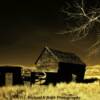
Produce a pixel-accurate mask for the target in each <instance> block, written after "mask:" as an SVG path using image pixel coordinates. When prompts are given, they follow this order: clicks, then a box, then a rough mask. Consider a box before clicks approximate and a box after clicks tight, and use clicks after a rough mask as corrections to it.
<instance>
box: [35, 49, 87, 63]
mask: <svg viewBox="0 0 100 100" xmlns="http://www.w3.org/2000/svg"><path fill="white" fill-rule="evenodd" d="M45 50H47V51H48V52H49V53H51V55H52V56H53V57H54V58H55V59H56V60H57V61H58V62H64V63H73V64H85V63H84V62H83V61H82V60H81V59H80V57H78V56H77V55H76V54H74V53H69V52H62V51H59V50H55V49H52V48H48V47H45V48H44V50H43V51H42V53H41V55H40V56H39V57H38V59H37V61H36V63H37V62H38V60H39V58H40V57H41V56H42V54H43V53H44V51H45Z"/></svg>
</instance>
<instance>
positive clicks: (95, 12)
mask: <svg viewBox="0 0 100 100" xmlns="http://www.w3.org/2000/svg"><path fill="white" fill-rule="evenodd" d="M85 2H86V0H80V1H77V0H74V2H73V3H72V4H70V3H68V2H66V5H65V7H64V8H63V9H62V12H63V13H64V14H65V15H66V18H65V19H66V21H69V20H71V21H73V22H72V24H71V25H70V24H68V25H67V29H66V31H65V32H63V34H67V35H70V36H71V37H72V41H77V40H81V39H83V38H85V37H86V36H87V35H88V34H89V32H90V30H93V28H94V27H96V25H97V24H100V7H99V6H95V7H92V8H89V7H87V5H86V3H85ZM90 2H91V1H90ZM97 5H100V4H97ZM99 27H100V25H99ZM61 34H62V33H61ZM95 34H96V36H97V41H96V42H95V43H94V44H92V46H91V47H90V49H92V48H94V47H96V46H98V45H100V32H98V31H96V32H95Z"/></svg>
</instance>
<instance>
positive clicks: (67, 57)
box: [35, 47, 86, 83]
mask: <svg viewBox="0 0 100 100" xmlns="http://www.w3.org/2000/svg"><path fill="white" fill-rule="evenodd" d="M35 64H36V65H37V69H38V70H39V71H40V72H42V71H44V72H46V74H47V76H46V83H49V82H56V81H59V82H60V81H63V82H70V81H77V82H80V81H82V80H83V79H84V74H85V68H86V64H85V63H84V62H83V61H82V60H81V59H80V58H79V57H78V56H77V55H76V54H74V53H67V52H61V51H59V50H54V49H51V48H48V47H45V48H44V49H43V51H42V52H41V54H40V56H39V57H38V59H37V60H36V62H35Z"/></svg>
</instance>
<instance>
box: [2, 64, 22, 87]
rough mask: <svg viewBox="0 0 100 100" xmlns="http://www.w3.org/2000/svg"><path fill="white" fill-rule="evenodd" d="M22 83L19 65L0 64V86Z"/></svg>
mask: <svg viewBox="0 0 100 100" xmlns="http://www.w3.org/2000/svg"><path fill="white" fill-rule="evenodd" d="M18 84H22V77H21V67H18V66H0V86H4V85H5V86H9V85H18Z"/></svg>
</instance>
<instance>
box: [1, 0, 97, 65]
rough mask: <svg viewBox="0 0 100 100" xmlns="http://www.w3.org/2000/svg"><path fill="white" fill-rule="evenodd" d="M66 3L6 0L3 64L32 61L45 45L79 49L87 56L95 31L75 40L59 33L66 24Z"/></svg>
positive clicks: (4, 8)
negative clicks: (63, 10) (64, 11)
mask: <svg viewBox="0 0 100 100" xmlns="http://www.w3.org/2000/svg"><path fill="white" fill-rule="evenodd" d="M69 1H70V0H69ZM64 4H65V0H27V1H26V0H16V1H15V0H13V1H4V2H2V3H1V7H0V64H17V65H19V64H21V65H32V64H34V61H35V60H36V58H37V57H38V56H39V54H40V52H41V50H42V49H43V47H44V46H48V47H51V48H55V49H59V50H62V51H68V52H75V53H76V54H78V55H79V56H81V57H82V58H83V59H84V60H85V57H86V54H87V51H86V48H88V47H89V46H90V45H91V43H92V42H94V41H95V39H94V35H93V34H91V35H90V36H88V37H87V38H86V39H84V40H81V41H77V42H74V43H72V42H70V41H69V39H68V37H67V36H66V35H58V34H56V33H59V32H63V30H64V29H65V28H66V25H65V21H64V16H63V14H62V13H61V12H60V10H61V8H62V7H63V5H64ZM84 55H85V56H84ZM98 59H99V58H98Z"/></svg>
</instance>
